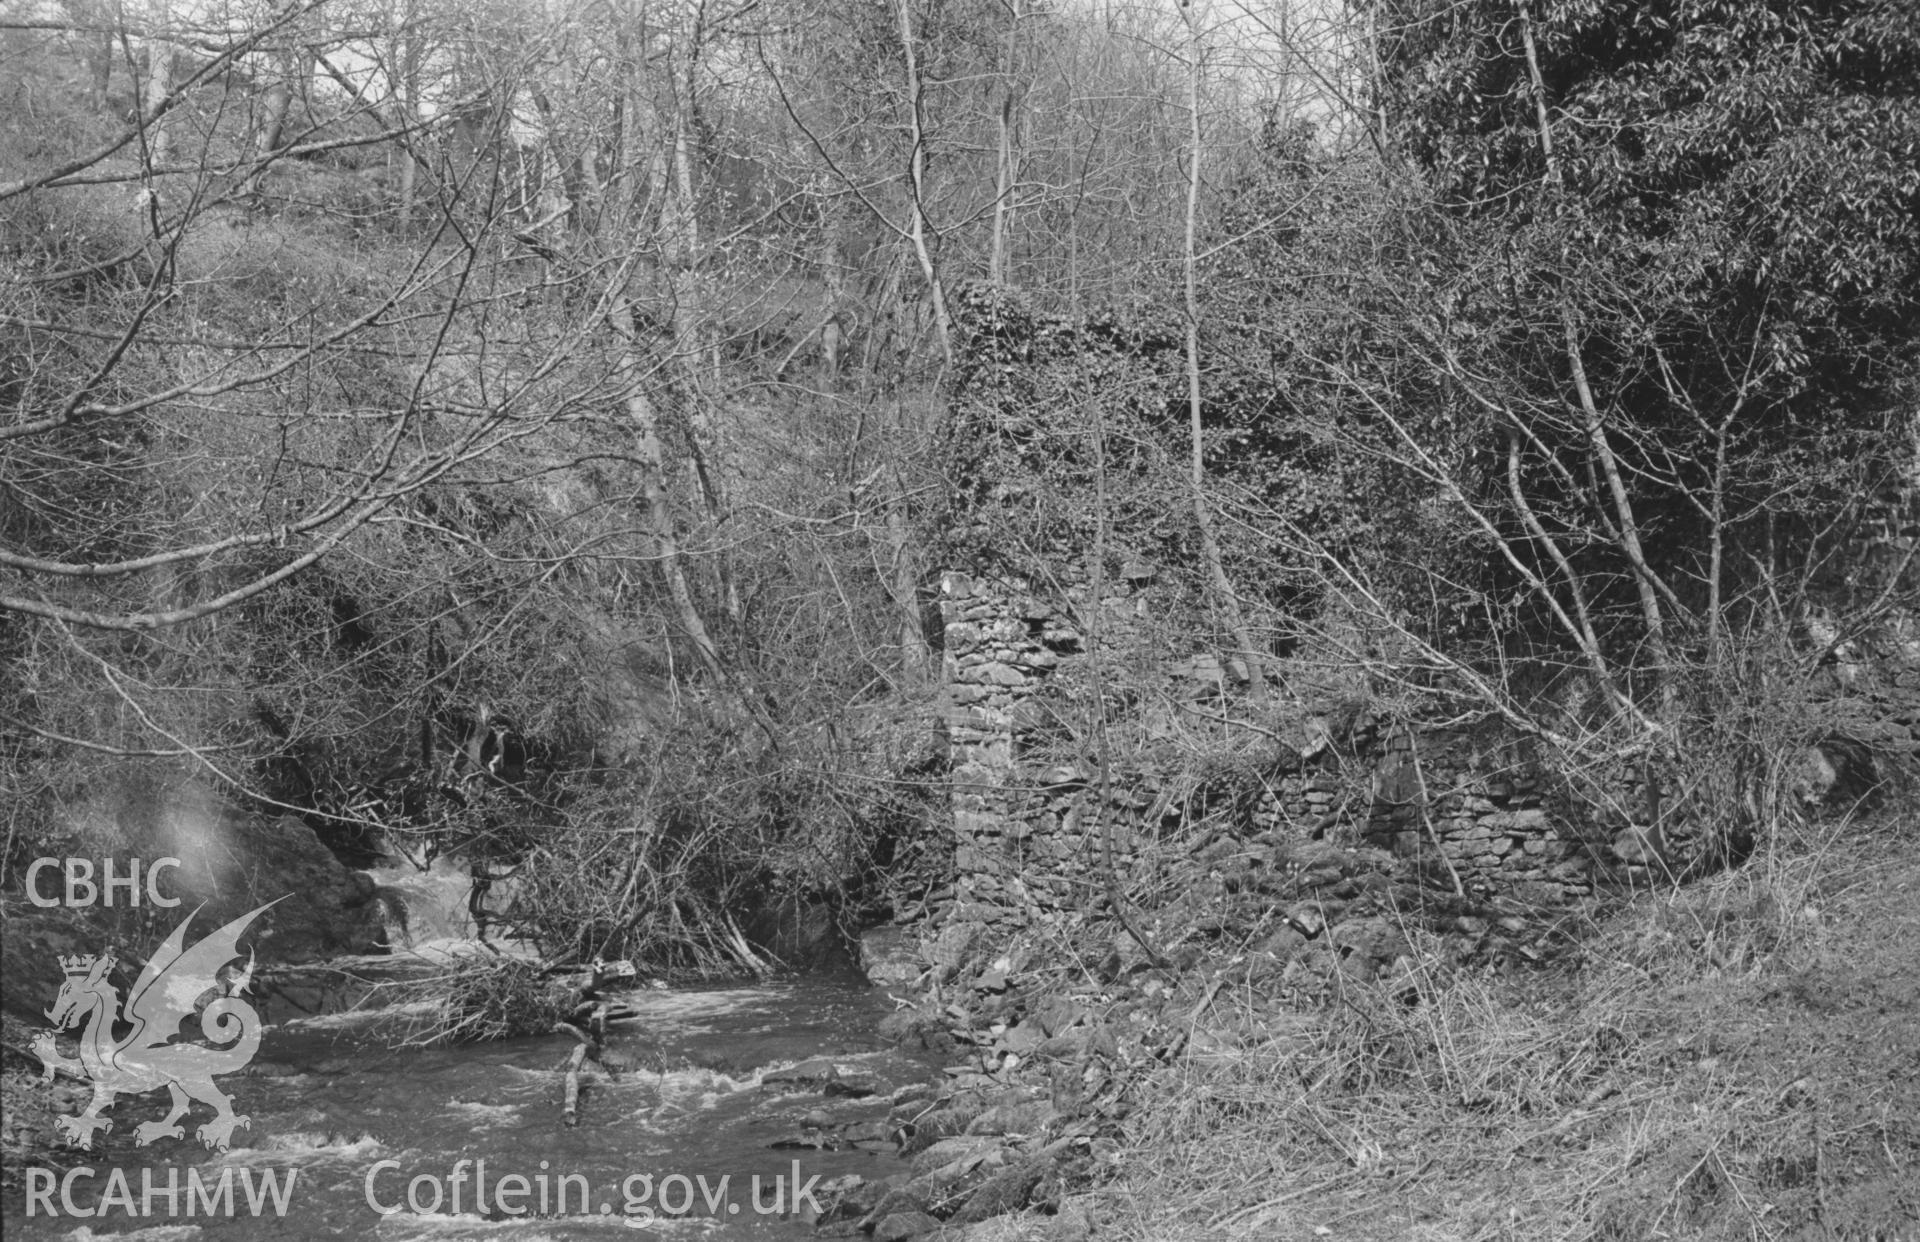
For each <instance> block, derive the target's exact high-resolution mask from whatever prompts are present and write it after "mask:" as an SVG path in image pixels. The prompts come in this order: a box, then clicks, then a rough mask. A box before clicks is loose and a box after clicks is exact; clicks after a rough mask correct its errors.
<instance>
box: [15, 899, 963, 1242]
mask: <svg viewBox="0 0 1920 1242" xmlns="http://www.w3.org/2000/svg"><path fill="white" fill-rule="evenodd" d="M408 882H409V883H413V884H415V885H416V886H419V887H422V888H423V889H430V890H432V892H431V893H423V895H432V894H433V893H440V892H441V891H442V890H450V889H451V887H452V886H451V885H450V884H445V883H441V882H440V877H437V876H432V877H417V878H415V879H413V880H410V881H408ZM456 907H457V902H455V903H450V904H447V905H445V907H444V908H443V909H441V910H440V911H439V912H438V913H434V914H431V915H430V916H429V917H427V918H425V919H421V918H416V919H415V920H414V921H413V924H412V930H413V933H414V946H413V949H412V950H411V951H409V952H406V953H396V954H395V956H394V957H393V958H391V959H356V960H357V961H359V962H368V961H370V960H371V961H375V962H379V961H383V960H384V961H387V962H389V963H391V966H392V969H393V970H394V971H395V972H396V973H399V972H401V971H403V970H404V969H405V968H406V966H407V965H408V964H409V963H412V964H414V965H415V967H416V968H418V967H419V966H420V964H422V963H426V964H429V965H430V964H431V962H432V961H433V960H434V957H435V954H437V953H443V952H446V951H448V950H449V949H453V948H457V947H459V942H458V936H457V933H458V932H459V931H461V930H463V929H461V928H459V927H458V926H457V924H458V917H457V914H456V912H455V911H456ZM419 913H420V914H428V913H429V912H428V910H427V909H425V908H421V909H420V910H419ZM449 933H454V934H449ZM343 995H344V993H343ZM608 995H609V998H610V999H614V1000H616V1001H618V1002H620V1004H621V1006H622V1007H623V1009H624V1010H625V1011H627V1012H628V1013H629V1014H630V1015H631V1016H629V1017H626V1018H624V1019H622V1020H620V1021H616V1022H615V1023H614V1024H613V1025H612V1027H611V1028H610V1029H609V1032H608V1036H607V1043H606V1048H607V1052H608V1053H609V1054H610V1055H609V1058H608V1059H609V1060H611V1061H614V1062H615V1063H616V1064H619V1063H622V1062H624V1064H625V1066H626V1068H625V1069H624V1070H622V1071H621V1072H619V1073H618V1075H617V1077H614V1078H610V1077H609V1076H608V1075H607V1074H606V1073H604V1072H600V1071H595V1072H592V1073H590V1074H588V1075H586V1076H584V1078H583V1082H584V1084H585V1086H584V1089H583V1092H582V1097H581V1108H580V1118H579V1123H578V1125H577V1126H573V1127H568V1126H566V1125H565V1124H564V1122H563V1117H562V1103H563V1090H564V1087H563V1084H564V1072H565V1069H566V1065H567V1060H568V1056H569V1054H570V1053H571V1052H572V1050H573V1048H574V1044H575V1041H574V1040H573V1039H572V1038H571V1037H569V1036H566V1035H550V1036H539V1037H530V1038H523V1039H516V1040H508V1041H501V1042H495V1043H486V1044H475V1045H466V1046H458V1047H450V1048H428V1049H396V1048H394V1047H392V1044H393V1042H394V1039H393V1034H394V1024H393V1012H392V1011H391V1010H381V1009H369V1008H365V1007H354V1008H346V1009H342V1010H338V1011H330V1010H333V1009H334V1006H333V1005H330V1004H329V1005H321V1006H315V1007H313V1008H315V1010H316V1011H315V1012H312V1013H301V1012H299V1011H298V1010H297V1009H295V1008H294V1007H292V1006H291V1005H290V1004H287V1003H285V1002H283V1001H280V1000H279V999H278V998H275V997H274V996H273V995H272V994H271V990H270V989H269V994H268V995H267V996H266V997H265V1010H264V1016H265V1017H266V1019H267V1022H268V1026H267V1029H266V1031H265V1036H264V1039H263V1042H262V1044H261V1047H260V1050H259V1052H258V1053H257V1054H256V1056H255V1057H254V1059H253V1062H252V1064H251V1065H249V1066H248V1067H247V1068H246V1069H245V1070H243V1071H240V1072H239V1073H236V1074H234V1075H231V1076H229V1077H225V1078H222V1079H221V1080H220V1085H221V1087H222V1089H223V1090H226V1091H227V1092H229V1093H230V1094H231V1095H232V1096H233V1100H234V1110H235V1112H237V1113H239V1114H242V1115H245V1116H247V1117H249V1118H250V1119H251V1124H250V1125H249V1126H248V1127H245V1128H242V1129H238V1130H236V1131H235V1132H234V1135H233V1144H232V1147H231V1149H230V1150H229V1151H227V1152H225V1153H220V1154H215V1153H211V1152H209V1151H207V1150H206V1149H205V1148H204V1147H202V1145H201V1144H200V1143H199V1141H198V1140H197V1139H196V1138H195V1137H194V1131H195V1129H196V1128H197V1127H198V1125H199V1124H200V1123H202V1122H204V1121H205V1120H206V1119H207V1118H208V1116H209V1112H208V1110H207V1108H206V1106H205V1105H200V1104H196V1105H194V1106H193V1109H192V1111H191V1112H190V1113H189V1114H188V1116H187V1117H186V1118H185V1119H184V1124H185V1125H186V1126H187V1132H186V1137H185V1138H183V1139H165V1138H163V1139H160V1140H159V1141H157V1142H155V1143H153V1144H152V1145H150V1146H147V1147H137V1146H135V1145H134V1144H133V1138H132V1131H133V1127H134V1126H135V1125H136V1124H138V1123H139V1122H142V1121H147V1120H152V1119H156V1118H158V1117H159V1116H161V1114H162V1112H163V1111H164V1108H165V1097H164V1095H163V1094H162V1093H160V1092H159V1091H154V1092H151V1093H148V1094H146V1095H143V1096H136V1097H126V1096H123V1097H121V1098H120V1100H119V1101H118V1102H116V1104H115V1105H114V1106H113V1107H112V1108H111V1109H110V1110H109V1113H108V1115H109V1116H112V1117H113V1118H115V1120H116V1125H115V1127H114V1130H113V1131H112V1132H111V1133H110V1134H108V1135H106V1136H105V1147H106V1150H105V1151H104V1152H102V1151H98V1150H96V1152H95V1153H94V1155H93V1157H92V1158H91V1160H90V1161H89V1163H90V1165H91V1166H92V1167H93V1168H94V1173H93V1174H91V1175H88V1174H80V1175H77V1176H76V1177H74V1179H73V1180H72V1182H71V1183H70V1185H69V1186H68V1187H64V1188H63V1187H53V1188H51V1190H50V1191H49V1192H48V1194H47V1196H46V1197H43V1198H42V1199H41V1200H39V1201H38V1202H34V1201H33V1200H32V1193H31V1192H32V1188H31V1187H29V1195H28V1196H27V1199H28V1203H22V1202H21V1201H19V1200H18V1199H17V1198H16V1197H15V1196H13V1195H9V1196H8V1198H9V1202H8V1203H7V1205H6V1211H5V1214H4V1217H3V1218H0V1220H3V1223H4V1225H5V1233H6V1236H7V1237H8V1238H9V1239H54V1238H61V1239H73V1240H75V1242H81V1240H84V1239H87V1238H92V1237H108V1236H120V1237H127V1238H135V1239H145V1240H149V1242H163V1240H164V1242H173V1240H174V1239H188V1238H252V1237H267V1236H272V1237H316V1238H318V1237H328V1238H379V1239H410V1238H436V1239H440V1238H447V1239H451V1238H499V1239H503V1240H509V1239H511V1240H520V1239H525V1240H527V1242H532V1240H533V1239H543V1238H551V1239H564V1238H576V1237H580V1238H587V1237H592V1238H616V1237H621V1238H626V1237H630V1238H703V1239H733V1238H753V1239H768V1240H772V1239H801V1238H807V1237H810V1236H811V1235H812V1229H811V1227H810V1226H809V1225H808V1224H805V1223H803V1221H802V1220H801V1219H800V1218H799V1217H797V1216H796V1215H795V1211H796V1208H805V1207H807V1206H808V1203H809V1199H808V1197H807V1196H806V1195H803V1194H801V1193H799V1192H801V1191H802V1190H803V1189H804V1190H807V1191H811V1192H812V1193H813V1194H814V1195H817V1196H819V1198H820V1200H821V1201H824V1200H825V1195H824V1193H822V1191H821V1189H820V1188H821V1187H822V1186H824V1185H826V1184H827V1183H829V1182H830V1181H832V1180H833V1179H835V1178H838V1177H841V1176H844V1175H846V1174H850V1173H857V1174H861V1175H863V1176H866V1177H868V1178H876V1177H884V1176H887V1175H889V1174H891V1173H894V1172H898V1171H900V1170H901V1169H903V1168H904V1167H905V1166H904V1164H902V1162H900V1160H899V1158H898V1157H897V1156H896V1155H894V1154H893V1148H892V1145H891V1144H889V1143H886V1142H884V1141H882V1136H881V1133H880V1130H881V1127H880V1126H878V1125H877V1124H876V1123H878V1122H880V1121H883V1120H884V1118H885V1116H886V1112H887V1096H888V1093H889V1091H890V1090H891V1089H892V1088H894V1087H896V1086H900V1085H904V1084H906V1083H908V1082H913V1081H922V1080H925V1079H926V1078H928V1077H929V1076H931V1075H934V1074H936V1073H937V1071H935V1070H934V1069H933V1067H932V1066H931V1065H929V1064H927V1063H926V1062H924V1061H921V1060H917V1059H915V1058H914V1057H911V1056H909V1055H907V1054H905V1053H903V1052H901V1051H899V1050H897V1049H895V1048H893V1047H892V1046H891V1045H888V1044H886V1043H885V1042H884V1041H883V1040H881V1039H880V1038H879V1037H878V1036H877V1035H876V1034H875V1033H874V1032H875V1028H876V1027H877V1025H878V1023H879V1021H880V1019H881V1018H882V1017H884V1016H885V1015H886V1014H887V1013H888V1012H890V1011H891V1009H892V1004H891V1003H890V1002H889V1000H888V999H887V997H886V995H885V994H884V993H883V992H881V991H879V990H878V989H875V988H873V987H871V986H870V985H869V984H868V983H867V982H866V980H864V979H862V978H859V977H857V976H853V975H850V974H849V975H842V976H833V977H828V976H809V977H800V978H790V979H782V980H771V981H764V982H755V983H752V984H748V985H738V986H715V987H694V988H669V989H662V988H657V987H640V988H636V989H635V990H632V991H629V992H616V993H609V994H608ZM309 999H310V998H309ZM334 999H336V1000H338V999H339V998H338V997H336V998H334ZM351 999H353V998H351V997H349V1000H351ZM829 1066H831V1067H832V1068H831V1069H829V1068H828V1067H829ZM829 1077H833V1078H834V1079H835V1082H834V1085H833V1087H832V1089H831V1093H830V1092H829V1091H828V1090H827V1089H826V1087H827V1083H826V1081H825V1080H826V1079H827V1078H829ZM869 1091H870V1092H872V1094H864V1093H865V1092H869ZM826 1136H832V1138H833V1141H832V1142H830V1143H828V1144H827V1146H826V1147H825V1148H817V1147H813V1146H810V1144H813V1143H816V1142H819V1141H820V1140H821V1139H822V1138H824V1137H826ZM856 1140H857V1141H858V1142H859V1144H860V1145H855V1142H856ZM776 1143H778V1144H779V1146H777V1147H776V1146H774V1144H776ZM114 1170H118V1171H119V1173H120V1178H116V1176H115V1174H114V1172H113V1171H114ZM122 1179H123V1182H124V1186H122ZM175 1179H177V1182H178V1184H179V1186H180V1192H179V1199H178V1200H177V1201H172V1202H170V1199H169V1196H168V1194H167V1188H168V1185H169V1182H170V1180H175ZM223 1179H224V1183H225V1184H230V1187H231V1191H230V1194H231V1200H232V1208H231V1212H230V1214H229V1212H228V1209H226V1207H225V1204H224V1201H223V1200H222V1199H221V1198H220V1187H221V1185H222V1184H223ZM756 1179H757V1181H756ZM196 1183H197V1184H196ZM289 1183H290V1184H289ZM148 1185H152V1186H153V1188H154V1190H155V1191H156V1192H157V1193H155V1194H152V1195H148V1194H147V1193H146V1187H147V1186H148ZM63 1189H66V1190H68V1191H69V1192H70V1194H69V1195H68V1196H64V1197H63V1193H62V1190H63ZM196 1191H198V1192H200V1193H199V1195H198V1197H197V1196H196ZM276 1191H277V1197H276ZM208 1197H211V1198H212V1200H213V1202H212V1205H211V1210H208V1206H207V1203H206V1199H207V1198H208ZM49 1202H50V1203H51V1205H52V1208H53V1209H54V1213H55V1214H54V1215H52V1216H49V1215H47V1212H46V1205H47V1203H49ZM256 1204H257V1207H256V1206H255V1205H256ZM283 1205H284V1206H283ZM27 1206H34V1207H36V1208H37V1209H38V1210H37V1211H35V1212H34V1214H32V1215H27V1214H26V1213H25V1208H26V1207H27ZM75 1209H77V1210H75ZM87 1213H92V1215H91V1217H90V1218H89V1219H85V1220H78V1219H75V1217H77V1216H80V1215H83V1214H87Z"/></svg>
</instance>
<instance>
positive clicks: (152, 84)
mask: <svg viewBox="0 0 1920 1242" xmlns="http://www.w3.org/2000/svg"><path fill="white" fill-rule="evenodd" d="M166 30H167V26H166V10H165V9H164V8H156V9H155V10H154V13H153V34H152V36H151V37H150V38H149V39H148V41H147V80H146V83H145V86H144V88H143V97H142V99H141V108H140V111H141V115H142V116H143V118H144V119H146V120H147V121H148V122H149V128H148V129H147V159H148V162H149V164H150V165H151V166H152V167H154V168H164V167H166V163H167V157H168V155H169V154H171V151H172V145H173V144H172V141H171V134H170V133H169V128H170V127H169V126H168V125H167V123H166V122H165V121H163V120H160V119H159V117H160V110H161V109H162V108H164V107H165V106H166V102H167V93H168V92H169V91H171V90H172V89H173V44H171V43H169V42H168V41H167V38H166Z"/></svg>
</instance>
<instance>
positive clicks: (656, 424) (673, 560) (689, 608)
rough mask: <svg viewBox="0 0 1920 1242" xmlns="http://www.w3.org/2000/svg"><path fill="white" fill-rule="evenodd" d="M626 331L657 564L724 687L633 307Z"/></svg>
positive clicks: (625, 360)
mask: <svg viewBox="0 0 1920 1242" xmlns="http://www.w3.org/2000/svg"><path fill="white" fill-rule="evenodd" d="M620 327H621V331H622V332H623V333H624V334H625V336H626V338H627V339H626V342H625V346H624V348H623V349H622V350H621V351H620V357H619V361H618V362H617V364H616V366H617V368H618V375H619V380H620V386H621V389H622V390H623V392H624V400H625V402H626V411H627V422H628V423H629V424H630V425H631V427H632V430H633V439H634V455H635V457H636V458H637V459H638V464H639V470H640V495H641V498H642V500H643V501H644V502H645V504H646V508H647V525H648V528H649V530H650V532H651V534H652V536H653V539H652V542H653V548H654V558H655V560H656V562H657V563H658V565H659V566H660V576H661V578H662V579H663V580H664V581H665V582H666V587H667V599H668V601H669V602H670V603H671V605H672V607H673V612H674V617H675V619H676V620H677V621H678V622H679V625H680V632H681V633H682V634H683V635H685V637H686V639H687V641H688V642H689V643H691V644H692V646H693V649H694V651H695V653H696V654H698V655H699V657H700V663H701V664H702V665H704V666H705V667H706V670H707V672H709V673H710V674H712V675H713V676H714V678H715V679H716V680H720V681H724V680H725V676H726V672H725V669H724V668H723V667H722V666H721V663H720V652H719V650H718V649H717V648H716V647H715V646H714V643H713V638H712V636H711V634H710V633H709V631H708V629H707V624H706V621H705V620H704V619H703V618H702V617H701V616H700V610H699V607H698V606H697V605H696V604H695V603H694V599H693V591H692V589H691V588H690V587H689V586H688V585H687V573H686V567H685V565H684V564H683V563H682V559H683V557H682V552H681V548H680V538H679V534H678V533H677V531H676V530H675V528H674V520H673V505H672V503H671V501H669V500H668V498H667V472H666V452H665V450H664V448H663V447H662V441H661V438H660V420H659V417H658V415H657V413H656V411H655V410H654V405H653V399H652V397H651V395H649V393H648V392H647V371H648V366H647V359H646V357H645V353H644V350H643V349H642V347H641V344H640V342H641V339H642V338H641V334H640V325H639V322H638V317H637V316H636V315H635V314H634V313H633V306H632V304H631V303H629V304H627V305H625V306H623V307H622V308H621V310H620Z"/></svg>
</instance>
